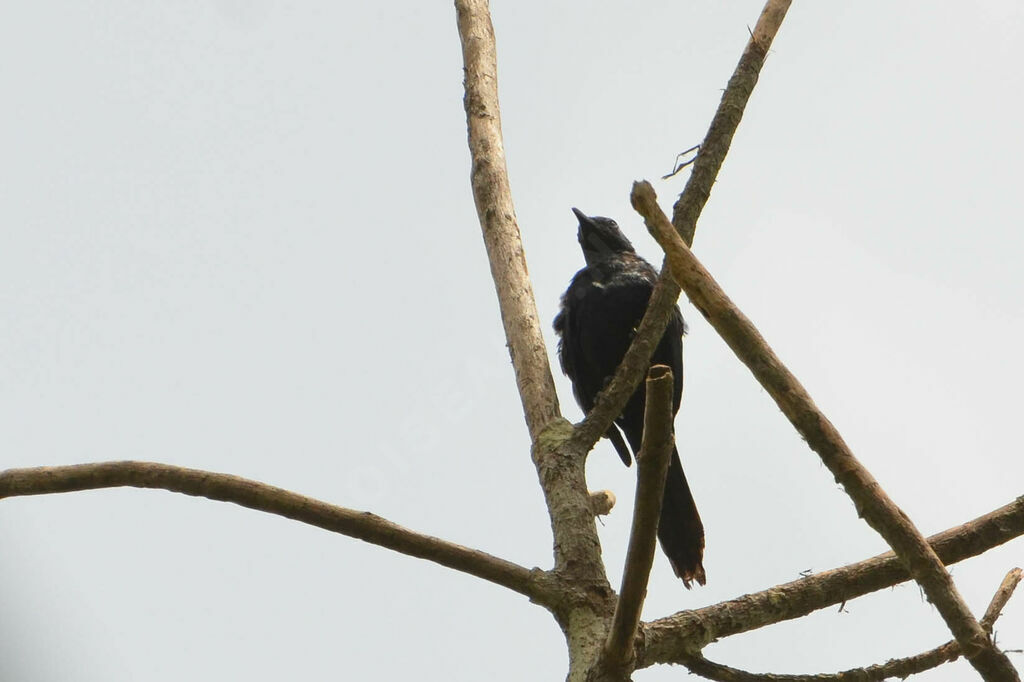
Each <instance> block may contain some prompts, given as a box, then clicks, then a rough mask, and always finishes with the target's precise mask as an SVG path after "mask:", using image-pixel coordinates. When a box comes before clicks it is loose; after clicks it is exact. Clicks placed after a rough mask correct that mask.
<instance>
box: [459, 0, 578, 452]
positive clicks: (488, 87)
mask: <svg viewBox="0 0 1024 682" xmlns="http://www.w3.org/2000/svg"><path fill="white" fill-rule="evenodd" d="M455 9H456V12H457V15H458V26H459V38H460V39H461V41H462V58H463V62H464V64H465V89H466V96H465V100H464V104H465V108H466V121H467V123H468V126H469V151H470V155H471V156H472V160H473V166H472V171H471V175H470V177H471V181H472V185H473V200H474V201H475V202H476V212H477V215H478V216H479V219H480V227H481V228H482V229H483V236H484V244H485V245H486V247H487V258H488V260H489V261H490V264H491V276H492V277H493V279H494V286H495V288H496V289H497V292H498V304H499V307H500V308H501V321H502V324H503V325H504V327H505V337H506V338H507V339H508V350H509V354H510V355H511V356H512V365H513V367H514V368H515V373H516V383H517V385H518V387H519V396H520V399H521V400H522V403H523V411H524V413H525V415H526V424H527V427H528V428H529V430H530V437H531V439H532V440H536V439H537V435H538V434H539V433H540V432H541V430H543V429H544V427H545V426H547V425H548V424H549V423H550V422H551V421H553V420H555V419H559V418H561V412H560V411H559V408H558V396H557V394H556V393H555V383H554V380H553V379H552V377H551V367H550V366H549V364H548V354H547V348H546V347H545V345H544V337H543V336H542V335H541V331H540V323H539V320H538V317H537V304H536V301H535V300H534V296H533V285H532V284H531V283H530V276H529V273H528V272H527V269H526V257H525V255H524V254H523V242H522V239H521V238H520V235H519V226H518V224H517V223H516V213H515V207H514V206H513V204H512V190H511V187H510V186H509V181H508V170H507V169H506V166H505V148H504V143H503V142H502V136H501V112H500V109H499V106H498V58H497V49H496V47H495V40H494V26H493V25H492V24H491V16H490V11H489V9H488V4H487V0H456V2H455Z"/></svg>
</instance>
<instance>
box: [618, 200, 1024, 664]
mask: <svg viewBox="0 0 1024 682" xmlns="http://www.w3.org/2000/svg"><path fill="white" fill-rule="evenodd" d="M631 199H632V201H633V207H634V208H636V210H637V212H639V213H640V214H641V215H642V216H643V217H644V222H645V223H646V224H647V229H648V230H649V231H650V232H651V233H652V235H654V237H655V239H657V240H658V244H659V245H660V246H661V247H662V249H664V250H665V252H666V253H667V254H668V259H669V263H670V264H671V266H672V276H673V278H674V279H675V280H676V281H677V282H678V283H679V284H680V286H681V287H682V288H683V290H684V291H686V295H687V296H688V297H689V298H690V301H691V302H693V304H694V306H695V307H696V308H697V309H698V310H700V311H701V313H703V314H704V316H705V317H706V318H707V319H708V321H709V322H710V323H711V326H712V327H714V328H715V331H717V332H718V334H719V335H720V336H721V337H722V339H723V340H725V342H726V343H727V344H728V345H729V347H730V348H731V349H732V350H733V352H734V353H735V354H736V356H737V357H738V358H739V359H740V361H742V362H743V364H745V365H746V366H747V367H748V368H749V369H750V371H751V372H752V373H753V374H754V377H755V378H756V379H757V380H758V382H759V383H760V384H761V385H762V386H763V387H764V388H765V390H766V391H767V392H768V394H769V395H770V396H771V397H772V399H773V400H775V403H776V404H777V405H778V406H779V408H780V409H781V410H782V412H783V413H784V414H785V415H786V417H787V418H789V421H790V422H791V423H792V424H793V426H794V427H795V428H796V430H797V431H798V432H799V433H800V435H801V436H803V438H804V440H806V441H807V444H808V445H809V446H810V447H811V448H812V449H813V450H814V451H815V452H817V453H818V455H819V456H820V457H821V460H822V462H824V464H825V466H826V467H828V469H829V471H831V472H832V475H833V476H834V477H835V479H836V481H837V482H839V483H840V484H841V485H842V486H843V489H844V490H845V491H846V493H847V495H849V496H850V498H851V499H852V500H853V502H854V505H856V507H857V512H858V514H859V515H860V516H861V517H863V518H864V520H865V521H867V522H868V524H869V525H870V526H871V527H872V528H874V529H875V531H877V532H878V533H879V534H880V535H881V536H882V537H883V538H884V539H885V541H886V542H887V543H889V546H890V547H892V549H893V551H895V552H896V555H897V556H898V557H900V559H901V560H903V561H904V562H905V563H906V564H907V566H908V567H909V569H910V573H911V575H912V576H913V577H914V580H916V581H917V582H918V584H920V585H921V587H922V589H924V591H925V594H926V595H927V596H928V600H929V601H930V602H931V603H932V604H934V605H935V608H936V609H937V610H938V612H939V615H941V616H942V619H943V620H944V621H945V622H946V625H947V626H948V627H949V629H950V632H952V633H953V637H954V638H955V639H956V641H957V642H959V643H960V646H961V648H962V649H963V651H964V652H965V655H964V657H965V658H967V660H968V661H970V663H971V665H972V666H974V668H975V670H977V671H978V672H979V673H980V674H981V676H982V678H983V679H985V680H989V681H991V682H1004V681H1005V680H1014V679H1019V676H1017V672H1016V670H1015V669H1014V667H1013V664H1011V663H1010V660H1009V659H1008V658H1007V657H1006V655H1005V654H1004V653H1002V652H1001V651H999V650H998V649H996V647H995V646H994V645H993V643H992V641H991V639H989V637H988V635H986V634H985V631H984V630H982V628H981V625H980V624H979V623H978V621H977V620H976V619H975V618H974V615H973V614H971V612H970V610H969V609H968V608H967V605H966V604H965V603H964V600H963V598H962V597H961V596H960V594H959V592H958V591H957V589H956V585H955V584H954V583H953V579H952V578H951V577H950V575H949V573H948V572H947V571H946V569H945V567H944V566H943V565H942V562H941V561H940V560H939V557H938V556H936V554H935V552H934V551H932V549H931V547H929V546H928V542H927V541H926V540H925V538H924V536H923V535H922V534H921V533H920V531H918V530H917V528H916V527H915V526H914V524H913V523H911V521H910V519H909V518H908V517H907V515H906V514H904V513H903V511H902V510H901V509H900V508H899V507H897V506H896V503H894V502H893V501H892V500H891V499H890V498H889V496H888V495H887V494H886V493H885V491H884V490H883V489H882V487H881V486H880V485H879V484H878V481H876V480H875V479H874V477H873V476H872V475H871V473H870V472H868V470H867V469H866V468H864V466H863V465H862V464H861V463H860V461H858V460H857V458H856V457H855V456H854V455H853V453H852V452H851V451H850V448H849V447H848V446H847V445H846V443H845V441H843V438H842V436H840V435H839V432H838V431H837V430H836V428H835V426H833V425H832V423H831V422H830V421H829V420H828V418H827V417H826V416H825V415H824V413H822V412H821V410H819V409H818V407H817V406H816V405H815V404H814V401H812V400H811V397H810V395H808V393H807V391H806V389H804V387H803V385H802V384H800V382H799V381H798V380H797V378H796V377H795V376H793V374H792V373H791V372H790V371H789V369H787V368H786V366H785V365H783V364H782V361H780V360H779V358H778V357H777V356H776V355H775V352H774V351H773V350H772V349H771V347H770V346H769V345H768V344H767V342H765V340H764V338H762V337H761V334H760V332H758V331H757V328H756V327H754V325H753V324H752V323H751V322H750V320H749V319H747V317H746V316H745V315H744V314H743V313H742V312H741V311H740V310H739V308H737V307H736V305H735V304H734V303H733V302H732V301H731V300H730V299H729V297H728V296H726V294H725V292H723V291H722V289H721V287H719V286H718V283H717V282H715V280H714V279H713V278H712V277H711V275H710V274H708V272H707V270H705V269H704V266H703V265H701V263H700V261H698V260H697V258H696V257H695V256H694V255H693V252H692V251H690V249H689V248H688V247H687V246H686V244H685V242H684V241H683V239H682V238H681V237H680V236H679V234H678V233H677V232H676V230H675V229H674V228H673V226H672V224H671V223H670V222H669V220H668V218H667V217H666V216H665V214H664V213H662V211H661V208H660V207H659V206H658V203H657V197H656V196H655V194H654V188H653V187H651V185H650V183H648V182H636V183H633V193H632V195H631Z"/></svg>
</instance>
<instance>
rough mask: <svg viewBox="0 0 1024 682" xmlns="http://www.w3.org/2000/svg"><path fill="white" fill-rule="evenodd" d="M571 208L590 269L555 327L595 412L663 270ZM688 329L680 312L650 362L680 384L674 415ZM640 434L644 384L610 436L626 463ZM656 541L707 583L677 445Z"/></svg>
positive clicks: (563, 354)
mask: <svg viewBox="0 0 1024 682" xmlns="http://www.w3.org/2000/svg"><path fill="white" fill-rule="evenodd" d="M572 211H573V213H575V214H576V217H577V218H578V219H579V233H578V235H577V236H578V239H579V242H580V247H581V248H582V249H583V258H584V260H585V261H586V267H584V268H583V269H582V270H580V271H579V272H577V273H576V275H575V276H574V277H573V278H572V282H570V283H569V288H568V289H566V291H565V293H564V294H563V295H562V305H561V310H560V311H559V313H558V315H557V316H556V317H555V322H554V327H555V331H556V332H557V333H558V335H559V337H560V341H559V344H558V358H559V360H560V362H561V365H562V371H564V372H565V374H566V376H568V377H569V379H570V380H571V381H572V389H573V395H575V396H576V402H577V403H579V406H580V407H581V408H582V409H583V411H584V412H590V410H591V409H593V407H594V403H595V401H596V400H597V394H598V393H599V392H600V391H601V389H603V388H604V386H605V384H606V383H607V382H608V381H610V380H611V377H612V375H613V374H614V373H615V369H616V368H617V367H618V366H619V363H620V362H621V361H622V357H623V356H624V355H625V354H626V350H627V349H628V348H629V344H630V342H632V340H633V336H634V335H635V334H636V329H637V327H639V326H640V320H641V319H642V318H643V316H644V312H645V311H646V310H647V302H648V301H649V300H650V298H651V292H652V291H653V290H654V284H655V283H656V282H657V280H658V273H657V271H656V270H655V269H654V268H653V267H651V264H650V263H648V262H647V261H645V260H644V259H643V258H641V257H640V256H638V255H637V253H636V251H635V250H634V249H633V245H632V244H630V242H629V240H628V239H626V236H625V235H624V234H622V231H621V230H620V229H619V226H618V225H617V224H616V223H615V221H614V220H611V219H610V218H600V217H588V216H585V215H583V213H582V212H580V211H579V210H578V209H575V208H574V209H572ZM685 332H686V324H685V323H684V322H683V316H682V314H681V313H680V312H679V308H678V307H677V308H675V310H674V311H673V313H672V317H671V319H670V320H669V323H668V328H667V329H666V330H665V334H664V336H662V337H661V341H660V342H659V343H658V347H657V348H656V349H655V351H654V356H653V357H652V358H651V362H652V364H661V365H668V366H669V367H671V368H672V375H673V377H674V379H675V386H674V393H673V400H672V413H673V414H675V413H676V412H677V411H678V410H679V401H680V399H681V398H682V394H683V334H684V333H685ZM643 432H644V387H643V385H641V386H640V387H639V388H638V389H637V390H636V392H635V393H633V396H632V397H631V398H630V399H629V402H628V403H627V404H626V407H625V409H624V410H623V411H622V414H621V415H619V417H618V418H617V419H616V420H615V423H614V424H613V425H612V426H611V427H609V429H608V432H607V433H605V437H606V438H608V439H609V440H610V441H611V442H612V444H613V445H614V446H615V449H616V451H617V452H618V453H619V457H621V458H622V461H623V462H625V464H626V466H629V465H630V462H631V458H630V452H631V451H632V454H633V456H636V454H637V452H638V451H639V449H640V443H641V441H642V439H643ZM623 436H625V441H623ZM627 443H628V447H627ZM658 540H659V541H660V542H661V548H662V550H663V551H664V552H665V555H666V556H667V557H668V560H669V562H671V564H672V569H673V570H674V571H675V573H676V575H677V576H679V577H680V578H682V580H683V584H684V585H685V586H686V587H687V588H689V587H690V583H691V582H692V581H697V582H698V583H700V584H701V585H703V584H704V582H705V579H706V578H705V574H704V566H703V565H702V563H701V562H702V560H703V557H704V525H703V524H702V523H701V521H700V515H699V514H698V513H697V506H696V504H694V501H693V495H691V494H690V487H689V485H687V483H686V476H685V475H684V474H683V465H682V463H681V462H680V461H679V453H678V451H677V450H676V448H675V446H673V448H672V459H671V461H670V463H669V468H668V477H667V479H666V480H665V496H664V498H663V500H662V504H661V519H660V521H659V522H658Z"/></svg>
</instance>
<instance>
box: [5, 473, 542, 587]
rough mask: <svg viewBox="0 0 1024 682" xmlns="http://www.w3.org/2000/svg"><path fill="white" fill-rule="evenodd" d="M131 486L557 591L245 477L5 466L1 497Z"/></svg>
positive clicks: (362, 515)
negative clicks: (271, 517) (243, 510)
mask: <svg viewBox="0 0 1024 682" xmlns="http://www.w3.org/2000/svg"><path fill="white" fill-rule="evenodd" d="M125 486H127V487H133V488H158V489H161V490H169V491H171V492H176V493H184V494H185V495H192V496H195V497H205V498H207V499H210V500H219V501H221V502H232V503H234V504H237V505H241V506H243V507H248V508H249V509H255V510H257V511H262V512H267V513H268V514H276V515H278V516H284V517H286V518H289V519H294V520H296V521H301V522H302V523H308V524H309V525H311V526H316V527H318V528H323V529H324V530H329V531H331V532H333V533H340V534H342V535H347V536H349V537H353V538H357V539H359V540H363V541H365V542H369V543H370V544H374V545H380V546H381V547H386V548H388V549H393V550H395V551H396V552H401V553H402V554H408V555H409V556H414V557H418V558H420V559H427V560H428V561H433V562H434V563H438V564H441V565H442V566H447V567H448V568H453V569H455V570H457V571H462V572H463V573H469V574H470V575H475V576H476V577H478V578H483V579H484V580H489V581H490V582H492V583H496V584H498V585H501V586H503V587H507V588H509V589H510V590H515V591H516V592H519V593H520V594H523V595H526V596H527V597H529V598H530V599H531V600H533V601H535V602H538V603H541V604H549V603H551V601H552V599H553V598H554V595H555V591H554V589H553V587H552V586H551V581H550V579H549V578H547V577H546V575H545V573H544V571H541V570H540V569H533V570H530V569H527V568H524V567H522V566H519V565H517V564H514V563H512V562H511V561H506V560H505V559H499V558H498V557H495V556H491V555H490V554H487V553H485V552H481V551H479V550H475V549H470V548H468V547H463V546H461V545H457V544H455V543H453V542H448V541H446V540H441V539H440V538H435V537H431V536H429V535H423V534H421V533H417V532H415V531H411V530H409V529H408V528H403V527H402V526H399V525H398V524H395V523H392V522H391V521H388V520H387V519H383V518H381V517H379V516H377V515H375V514H371V513H369V512H361V511H355V510H353V509H346V508H344V507H338V506H335V505H333V504H327V503H326V502H321V501H320V500H316V499H313V498H312V497H306V496H305V495H299V494H298V493H293V492H291V491H289V490H284V489H282V488H276V487H274V486H272V485H267V484H266V483H260V482H259V481H253V480H251V479H247V478H241V477H240V476H232V475H230V474H218V473H214V472H211V471H200V470H197V469H186V468H184V467H177V466H171V465H169V464H158V463H155V462H132V461H124V462H97V463H95V464H74V465H70V466H57V467H33V468H30V469H8V470H6V471H2V472H0V499H4V498H6V497H19V496H24V495H45V494H49V493H67V492H75V491H79V490H96V489H99V488H117V487H125Z"/></svg>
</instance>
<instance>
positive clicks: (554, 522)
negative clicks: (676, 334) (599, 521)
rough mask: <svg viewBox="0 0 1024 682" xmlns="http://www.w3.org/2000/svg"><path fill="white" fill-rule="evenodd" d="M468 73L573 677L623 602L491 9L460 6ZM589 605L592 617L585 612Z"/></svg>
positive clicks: (505, 311)
mask: <svg viewBox="0 0 1024 682" xmlns="http://www.w3.org/2000/svg"><path fill="white" fill-rule="evenodd" d="M455 9H456V14H457V19H458V28H459V38H460V40H461V42H462V57H463V62H464V65H465V84H464V85H465V90H466V96H465V108H466V120H467V124H468V128H469V149H470V155H471V157H472V172H471V182H472V186H473V199H474V201H475V202H476V210H477V215H478V216H479V219H480V226H481V228H482V229H483V235H484V244H485V245H486V247H487V257H488V260H489V262H490V266H491V275H492V277H493V278H494V285H495V288H496V289H497V292H498V303H499V305H500V308H501V319H502V323H503V325H504V327H505V337H506V338H507V340H508V348H509V353H510V354H511V356H512V365H513V367H514V368H515V373H516V383H517V385H518V387H519V395H520V399H521V400H522V403H523V411H524V413H525V415H526V424H527V427H528V428H529V431H530V440H531V456H532V458H533V463H534V466H535V467H536V469H537V477H538V479H539V480H540V485H541V489H542V490H543V492H544V502H545V506H546V507H547V510H548V518H549V519H550V521H551V531H552V535H553V540H554V542H553V545H554V555H555V566H554V570H553V571H552V572H553V573H554V574H556V575H557V576H558V578H559V579H560V580H561V582H560V584H561V585H563V586H571V588H570V587H567V588H566V589H565V590H563V591H562V592H561V593H560V594H559V600H558V602H557V603H556V604H553V605H550V610H551V611H552V613H553V614H554V615H555V617H556V619H557V620H558V622H559V624H560V625H561V626H562V628H563V630H564V631H565V633H566V637H567V640H568V641H569V666H570V677H573V676H574V675H576V676H578V675H581V674H582V671H584V670H585V669H586V668H589V667H590V665H591V663H592V661H593V660H594V659H596V658H597V653H598V652H599V650H600V645H601V643H602V642H603V640H604V629H605V627H606V624H605V622H604V620H603V615H604V614H603V613H601V614H600V615H599V612H601V611H602V610H607V611H608V612H609V613H610V611H611V608H612V607H611V603H612V598H613V592H612V589H611V586H610V585H609V584H608V578H607V576H606V575H605V571H604V564H603V563H602V561H601V542H600V539H599V538H598V535H597V525H596V524H595V522H594V514H593V511H592V505H591V501H590V495H589V492H588V490H587V482H586V473H585V470H584V465H585V461H586V450H583V449H581V448H580V447H578V445H576V446H574V445H572V444H570V443H569V442H568V441H569V438H570V436H571V435H572V425H571V424H569V422H568V421H566V420H565V419H564V418H562V416H561V413H560V411H559V407H558V398H557V396H556V394H555V385H554V380H553V379H552V377H551V368H550V366H549V365H548V354H547V348H546V347H545V345H544V338H543V336H542V335H541V332H540V324H539V322H538V319H537V306H536V303H535V301H534V296H533V287H532V285H531V283H530V278H529V275H528V273H527V269H526V259H525V256H524V255H523V246H522V241H521V239H520V235H519V227H518V225H517V224H516V218H515V209H514V207H513V205H512V193H511V190H510V188H509V181H508V172H507V170H506V167H505V155H504V146H503V142H502V136H501V117H500V110H499V106H498V66H497V49H496V47H495V38H494V26H493V24H492V23H491V17H490V10H489V8H488V3H487V0H455ZM580 602H585V603H586V604H587V608H576V606H578V605H579V603H580Z"/></svg>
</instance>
